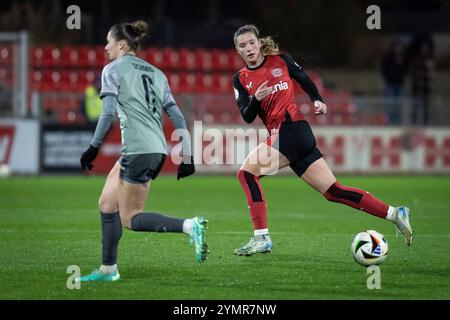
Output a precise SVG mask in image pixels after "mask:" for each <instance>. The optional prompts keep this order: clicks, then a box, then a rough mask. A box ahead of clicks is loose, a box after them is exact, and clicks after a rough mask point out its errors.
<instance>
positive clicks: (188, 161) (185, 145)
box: [163, 81, 195, 180]
mask: <svg viewBox="0 0 450 320" xmlns="http://www.w3.org/2000/svg"><path fill="white" fill-rule="evenodd" d="M163 110H164V111H165V112H166V114H167V115H168V116H169V118H170V120H172V123H173V126H174V127H175V129H176V130H177V132H178V133H179V136H180V138H181V143H182V151H181V152H182V159H183V161H182V162H181V164H180V166H179V167H178V174H177V180H179V179H180V178H184V177H187V176H190V175H191V174H193V173H194V172H195V166H194V159H193V156H192V149H191V138H190V134H189V131H188V129H187V125H186V120H185V119H184V116H183V113H182V112H181V110H180V108H179V107H178V105H177V104H176V102H175V99H174V98H173V96H172V93H171V91H170V88H169V84H168V82H167V81H166V83H165V88H164V101H163Z"/></svg>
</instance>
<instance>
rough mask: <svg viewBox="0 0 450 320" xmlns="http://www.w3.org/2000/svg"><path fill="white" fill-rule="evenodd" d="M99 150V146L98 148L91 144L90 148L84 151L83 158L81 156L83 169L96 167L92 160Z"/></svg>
mask: <svg viewBox="0 0 450 320" xmlns="http://www.w3.org/2000/svg"><path fill="white" fill-rule="evenodd" d="M98 150H99V148H96V147H93V146H92V145H89V148H87V150H86V151H85V152H83V154H82V155H81V158H80V163H81V169H83V170H86V169H89V170H92V168H93V167H94V166H93V165H92V162H93V161H94V160H95V158H96V157H97V155H98Z"/></svg>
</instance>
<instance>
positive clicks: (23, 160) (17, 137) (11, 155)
mask: <svg viewBox="0 0 450 320" xmlns="http://www.w3.org/2000/svg"><path fill="white" fill-rule="evenodd" d="M39 149H40V143H39V122H38V121H37V120H29V119H28V120H24V119H0V165H7V166H8V167H9V169H8V170H11V172H13V173H18V174H37V173H38V172H39Z"/></svg>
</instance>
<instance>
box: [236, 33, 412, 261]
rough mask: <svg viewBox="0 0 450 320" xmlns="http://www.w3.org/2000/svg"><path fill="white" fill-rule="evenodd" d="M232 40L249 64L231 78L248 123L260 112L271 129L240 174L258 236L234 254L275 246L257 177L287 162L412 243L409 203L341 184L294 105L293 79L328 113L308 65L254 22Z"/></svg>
mask: <svg viewBox="0 0 450 320" xmlns="http://www.w3.org/2000/svg"><path fill="white" fill-rule="evenodd" d="M234 44H235V47H236V50H237V53H238V54H239V55H240V56H241V57H242V59H243V60H244V62H245V64H246V66H245V67H244V68H242V69H241V70H239V71H238V72H237V73H236V74H235V76H234V79H233V86H234V92H235V97H236V101H237V105H238V107H239V110H240V113H241V115H242V117H243V118H244V120H245V121H246V122H248V123H251V122H253V120H255V118H256V116H259V117H260V118H261V120H262V121H263V123H264V125H265V126H266V128H267V130H268V131H269V133H270V137H269V139H268V140H267V141H266V142H265V143H261V144H260V145H258V146H257V147H256V148H255V149H254V150H252V151H251V152H250V154H249V155H248V156H247V158H246V159H245V160H244V162H243V164H242V166H241V167H240V169H239V171H238V173H237V177H238V179H239V182H240V184H241V186H242V189H243V190H244V192H245V195H246V197H247V203H248V205H249V208H250V215H251V218H252V222H253V228H254V236H253V237H252V238H251V239H250V241H249V242H248V243H247V244H245V245H244V246H243V247H241V248H238V249H236V250H235V254H237V255H244V256H248V255H252V254H255V253H265V252H269V251H271V250H272V241H271V240H270V237H269V229H268V225H267V211H266V202H265V197H264V192H263V189H262V187H261V184H260V182H259V178H260V177H261V176H264V175H267V174H271V173H273V171H274V170H278V169H281V168H284V167H286V166H290V168H291V169H292V170H293V171H294V172H295V173H296V174H297V175H298V176H299V177H300V178H301V179H303V180H304V181H305V182H306V183H308V184H309V185H310V186H312V187H313V188H314V189H316V190H317V191H318V192H320V193H321V194H322V195H323V196H324V197H325V198H326V199H327V200H329V201H333V202H340V203H342V204H346V205H348V206H351V207H353V208H355V209H359V210H362V211H365V212H367V213H369V214H372V215H375V216H377V217H380V218H383V219H387V220H390V221H392V222H393V223H394V224H395V225H396V226H397V228H398V230H399V231H400V232H401V233H402V234H403V236H404V237H405V241H406V244H407V245H411V243H412V229H411V226H410V224H409V209H408V208H406V207H397V208H395V207H392V206H389V205H387V204H385V203H383V202H382V201H380V200H378V199H377V198H375V197H374V196H373V195H371V194H370V193H369V192H367V191H364V190H360V189H357V188H354V187H349V186H344V185H342V184H341V183H339V181H337V180H336V178H335V176H334V174H333V172H331V170H330V167H329V166H328V164H327V163H326V161H325V160H324V159H323V156H322V154H321V153H320V151H319V149H318V148H317V147H316V141H315V138H314V134H313V132H312V130H311V128H310V126H309V124H308V122H307V121H305V119H304V117H303V116H302V114H301V113H300V110H299V108H298V106H297V105H296V104H295V97H294V84H293V81H294V80H295V81H297V82H298V83H299V84H300V85H301V87H302V89H303V90H304V91H305V92H306V93H307V94H308V95H309V97H310V98H311V100H312V102H313V103H314V108H315V114H316V115H319V114H325V113H326V112H327V105H326V104H325V103H324V101H323V99H322V98H321V96H320V94H319V92H318V90H317V88H316V86H315V85H314V83H313V82H312V81H311V79H310V78H309V77H308V75H307V74H306V73H305V71H304V69H303V68H302V67H301V66H300V65H299V64H297V63H296V62H295V61H294V60H293V59H292V57H290V56H289V55H287V54H284V53H280V52H279V50H278V46H277V45H276V44H275V43H274V41H273V40H272V39H271V38H270V37H266V38H260V36H259V31H258V29H257V28H256V26H254V25H245V26H243V27H240V28H239V29H238V30H237V31H236V32H235V34H234ZM263 158H264V159H263Z"/></svg>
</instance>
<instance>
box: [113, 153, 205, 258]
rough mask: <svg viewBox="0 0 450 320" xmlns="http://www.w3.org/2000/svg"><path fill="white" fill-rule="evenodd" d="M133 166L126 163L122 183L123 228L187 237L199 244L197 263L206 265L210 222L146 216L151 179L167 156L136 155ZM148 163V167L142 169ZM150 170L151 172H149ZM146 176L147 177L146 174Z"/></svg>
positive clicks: (122, 172)
mask: <svg viewBox="0 0 450 320" xmlns="http://www.w3.org/2000/svg"><path fill="white" fill-rule="evenodd" d="M132 158H133V159H132V160H131V161H132V162H133V164H132V165H130V163H128V162H127V161H128V160H129V159H125V161H123V162H122V171H121V173H120V175H121V179H120V182H119V192H118V194H119V211H120V216H121V219H122V223H123V225H124V226H125V227H126V228H128V229H130V230H133V231H144V232H175V233H186V234H187V235H189V236H190V239H191V242H192V243H193V244H195V249H196V261H197V262H203V261H204V260H205V259H206V256H207V253H208V247H207V244H206V241H205V230H206V223H207V220H206V219H205V218H203V217H194V218H191V219H179V218H174V217H170V216H166V215H162V214H160V213H153V212H144V207H145V202H146V200H147V196H148V193H149V190H150V182H151V179H155V178H156V176H157V175H158V173H159V170H160V169H161V167H162V165H163V163H164V156H163V155H160V156H158V155H156V154H151V155H136V156H134V157H132ZM142 163H144V165H141V164H142ZM145 166H148V170H145ZM143 172H144V173H143Z"/></svg>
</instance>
